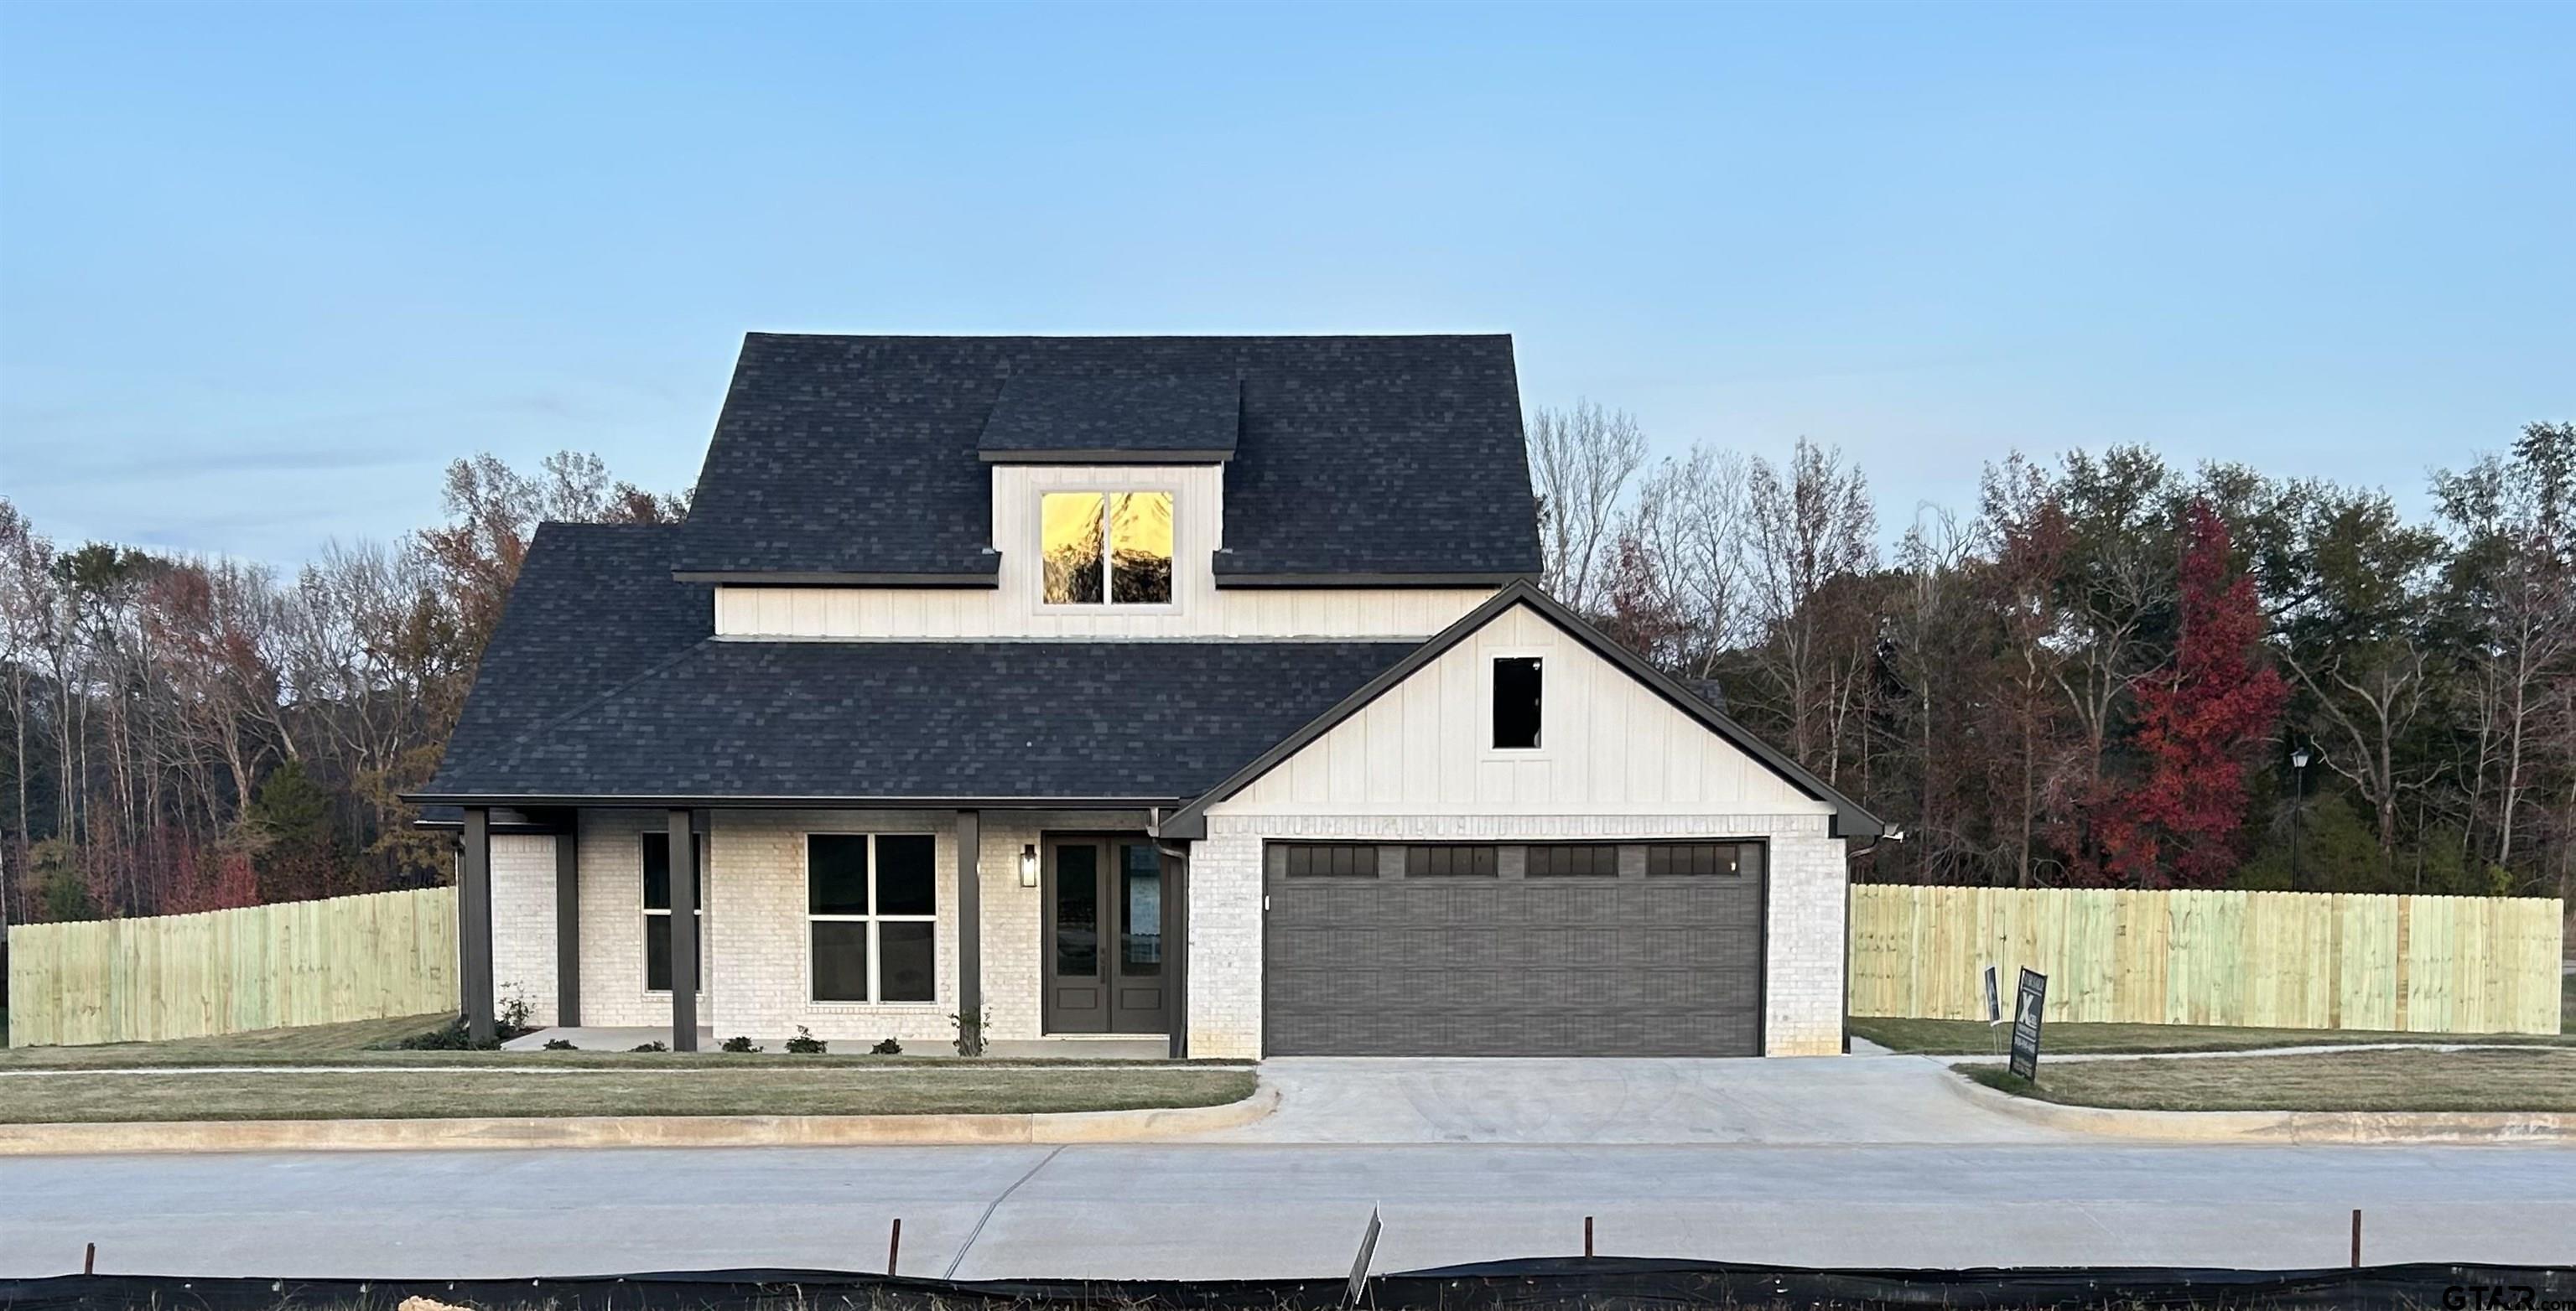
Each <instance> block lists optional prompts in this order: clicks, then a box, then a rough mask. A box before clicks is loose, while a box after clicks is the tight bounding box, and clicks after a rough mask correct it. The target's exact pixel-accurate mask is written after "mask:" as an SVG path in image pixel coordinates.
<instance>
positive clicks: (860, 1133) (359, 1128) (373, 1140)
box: [0, 1083, 1279, 1156]
mask: <svg viewBox="0 0 2576 1311" xmlns="http://www.w3.org/2000/svg"><path fill="white" fill-rule="evenodd" d="M1278 1107H1279V1090H1278V1089H1277V1088H1274V1087H1272V1086H1271V1085H1269V1084H1267V1083H1264V1084H1261V1085H1260V1086H1258V1087H1256V1088H1254V1089H1253V1092H1252V1095H1251V1096H1250V1097H1247V1098H1244V1099H1243V1100H1242V1101H1239V1102H1229V1103H1227V1104H1225V1105H1223V1106H1177V1107H1157V1108H1151V1109H1145V1110H1133V1111H1054V1112H1037V1113H1030V1114H1018V1115H600V1116H562V1117H511V1118H504V1119H440V1120H169V1121H142V1122H135V1123H128V1124H9V1125H0V1156H89V1155H107V1154H123V1153H131V1152H348V1151H432V1150H442V1149H449V1148H484V1149H489V1148H525V1147H856V1146H867V1145H873V1144H886V1143H908V1144H915V1145H947V1144H991V1143H1106V1142H1124V1141H1134V1140H1152V1139H1163V1138H1179V1137H1185V1136H1188V1135H1191V1134H1201V1133H1207V1132H1210V1131H1212V1130H1217V1129H1231V1128H1234V1127H1236V1126H1238V1125H1246V1124H1250V1123H1252V1122H1253V1121H1255V1120H1259V1119H1261V1118H1262V1117H1264V1116H1266V1115H1268V1114H1270V1113H1271V1112H1272V1111H1274V1110H1277V1109H1278Z"/></svg>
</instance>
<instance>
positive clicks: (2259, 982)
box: [1851, 883, 2564, 1033]
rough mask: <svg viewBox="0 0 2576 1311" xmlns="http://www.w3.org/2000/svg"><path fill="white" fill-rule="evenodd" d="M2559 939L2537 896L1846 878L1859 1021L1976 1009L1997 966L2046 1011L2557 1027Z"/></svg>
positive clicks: (2467, 1027) (2333, 1025)
mask: <svg viewBox="0 0 2576 1311" xmlns="http://www.w3.org/2000/svg"><path fill="white" fill-rule="evenodd" d="M2563 931H2564V930H2563V925H2562V922H2561V919H2560V906H2559V903H2558V902H2557V901H2555V900H2544V899H2541V898H2535V897H2511V898H2508V897H2393V896H2364V895H2360V894H2345V893H2323V892H2134V891H2121V890H2114V889H2032V890H2022V889H2017V888H1934V887H1911V886H1904V885H1897V884H1884V883H1865V884H1856V885H1854V886H1853V888H1852V924H1851V1013H1852V1014H1854V1015H1887V1016H1903V1017H1910V1018H1916V1019H1937V1020H1970V1019H1978V1020H1981V1019H1984V1018H1985V984H1984V972H1985V968H1986V966H1988V965H1993V966H1995V967H1997V970H1998V973H1999V975H2000V980H1999V981H2000V984H2001V990H2002V993H2003V1004H2004V1006H2005V1008H2006V1012H2007V1014H2009V1012H2010V1008H2011V1006H2012V988H2013V980H2014V979H2015V978H2016V977H2018V974H2019V971H2020V970H2021V968H2022V967H2023V966H2028V967H2030V968H2031V969H2034V970H2038V971H2039V972H2040V973H2042V974H2045V975H2047V976H2048V1018H2049V1019H2051V1020H2079V1021H2094V1020H2098V1021H2114V1022H2121V1023H2131V1024H2231V1025H2251V1026H2258V1027H2279V1028H2294V1029H2386V1030H2406V1031H2412V1032H2417V1033H2556V1032H2558V1024H2559V1016H2558V1011H2559V946H2560V939H2561V935H2562V933H2563Z"/></svg>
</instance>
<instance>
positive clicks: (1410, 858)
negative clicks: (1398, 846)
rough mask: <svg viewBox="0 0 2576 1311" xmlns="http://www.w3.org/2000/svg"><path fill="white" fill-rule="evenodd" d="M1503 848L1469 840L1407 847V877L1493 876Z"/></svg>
mask: <svg viewBox="0 0 2576 1311" xmlns="http://www.w3.org/2000/svg"><path fill="white" fill-rule="evenodd" d="M1501 850H1502V848H1500V847H1495V846H1488V845H1484V844H1467V843H1452V844H1449V845H1446V846H1429V847H1421V846H1417V847H1406V848H1405V849H1404V876H1405V877H1406V878H1409V879H1446V878H1466V879H1489V878H1493V877H1495V875H1496V873H1497V871H1498V870H1499V869H1500V868H1501V865H1502V862H1501V861H1500V860H1499V859H1498V858H1497V856H1498V854H1499V853H1500V852H1501Z"/></svg>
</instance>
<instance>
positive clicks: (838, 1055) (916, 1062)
mask: <svg viewBox="0 0 2576 1311" xmlns="http://www.w3.org/2000/svg"><path fill="white" fill-rule="evenodd" d="M449 1018H450V1017H449V1016H447V1015H443V1014H440V1015H411V1016H403V1017H399V1018H395V1019H387V1020H356V1021H352V1022H350V1023H346V1024H316V1025H309V1026H305V1027H300V1028H292V1029H261V1030H257V1031H254V1032H250V1033H226V1034H217V1035H214V1036H211V1037H204V1038H173V1039H169V1040H167V1041H164V1042H120V1043H103V1044H100V1045H98V1046H93V1047H11V1048H8V1049H6V1050H0V1071H6V1070H29V1069H46V1070H118V1069H149V1068H156V1067H160V1068H166V1067H170V1066H187V1065H252V1066H295V1065H348V1066H426V1067H434V1068H438V1069H446V1068H450V1067H453V1068H457V1069H472V1068H477V1067H491V1066H507V1067H513V1068H519V1069H528V1068H546V1069H601V1070H629V1069H637V1068H645V1069H704V1068H709V1067H725V1068H733V1067H776V1066H795V1067H806V1066H831V1067H840V1068H884V1067H888V1066H900V1067H902V1068H905V1069H914V1068H923V1067H931V1068H938V1067H952V1066H953V1067H960V1068H983V1069H994V1068H1009V1067H1014V1066H1029V1067H1033V1068H1045V1067H1054V1068H1058V1069H1061V1068H1063V1066H1064V1062H1062V1061H1048V1060H1042V1059H1028V1060H1017V1059H1009V1058H1003V1057H989V1056H988V1057H980V1058H977V1059H974V1060H967V1059H965V1058H962V1057H959V1056H956V1055H954V1054H953V1053H951V1054H947V1055H937V1054H933V1053H948V1052H949V1048H948V1047H947V1046H946V1045H944V1044H929V1043H924V1044H921V1045H919V1046H917V1047H913V1048H910V1049H908V1053H909V1052H921V1053H924V1054H923V1055H919V1056H915V1055H911V1054H906V1055H902V1056H871V1055H867V1054H866V1053H865V1052H864V1050H861V1051H855V1052H848V1053H843V1052H828V1053H823V1054H820V1055H813V1056H797V1055H791V1054H789V1053H787V1052H785V1051H782V1050H780V1049H779V1046H778V1044H777V1043H775V1042H773V1043H770V1044H768V1046H769V1050H768V1051H765V1052H746V1053H736V1052H718V1051H703V1052H549V1051H533V1052H501V1051H483V1052H472V1051H403V1050H395V1049H392V1048H391V1044H393V1043H395V1042H399V1041H401V1040H402V1039H404V1038H408V1037H411V1036H413V1035H416V1034H421V1033H426V1032H428V1031H430V1030H432V1029H436V1028H439V1027H440V1026H442V1025H444V1024H446V1023H447V1022H448V1020H449ZM853 1045H854V1046H860V1047H862V1048H864V1046H865V1045H864V1044H853ZM1097 1063H1099V1064H1116V1065H1118V1066H1120V1067H1121V1068H1156V1067H1169V1066H1174V1065H1182V1064H1186V1065H1188V1066H1190V1067H1193V1068H1204V1067H1207V1066H1210V1065H1229V1066H1230V1065H1239V1064H1242V1062H1232V1061H1228V1062H1187V1063H1183V1062H1174V1061H1157V1060H1134V1059H1128V1060H1117V1061H1114V1062H1113V1061H1101V1062H1097Z"/></svg>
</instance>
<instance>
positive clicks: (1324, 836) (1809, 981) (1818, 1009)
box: [1189, 806, 1845, 1057]
mask: <svg viewBox="0 0 2576 1311" xmlns="http://www.w3.org/2000/svg"><path fill="white" fill-rule="evenodd" d="M1825 832H1826V818H1825V817H1824V816H1821V815H1295V816H1291V815H1229V814H1227V813H1225V809H1224V807H1222V806H1220V807H1217V808H1216V809H1215V810H1212V811H1211V812H1210V813H1209V815H1208V836H1207V837H1206V839H1205V840H1203V841H1200V842H1197V843H1194V844H1192V847H1191V853H1190V894H1189V895H1190V901H1189V907H1190V916H1189V918H1190V941H1189V951H1190V967H1189V968H1190V975H1189V977H1190V987H1189V994H1190V997H1189V1002H1190V1017H1189V1024H1190V1054H1191V1055H1193V1056H1210V1057H1215V1056H1232V1057H1252V1056H1259V1055H1260V1054H1261V958H1262V912H1261V848H1262V843H1263V842H1265V841H1267V840H1270V839H1274V838H1278V839H1306V840H1331V841H1376V842H1404V841H1421V842H1528V841H1543V840H1549V839H1581V838H1600V839H1612V840H1627V841H1638V840H1644V839H1649V838H1683V837H1705V836H1711V835H1724V836H1728V837H1768V838H1769V839H1770V840H1771V872H1770V879H1771V910H1770V924H1769V926H1768V943H1767V950H1768V952H1769V955H1768V965H1767V977H1766V979H1765V983H1764V987H1765V1001H1766V1005H1765V1008H1764V1009H1765V1017H1764V1024H1765V1034H1766V1038H1765V1047H1766V1050H1767V1052H1768V1054H1770V1055H1773V1056H1798V1055H1811V1054H1822V1053H1831V1052H1837V1051H1840V1050H1841V1049H1842V1014H1843V1011H1842V1007H1843V964H1844V951H1843V906H1844V891H1843V889H1844V880H1845V873H1844V864H1843V843H1842V840H1841V839H1839V838H1831V837H1827V836H1825Z"/></svg>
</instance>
